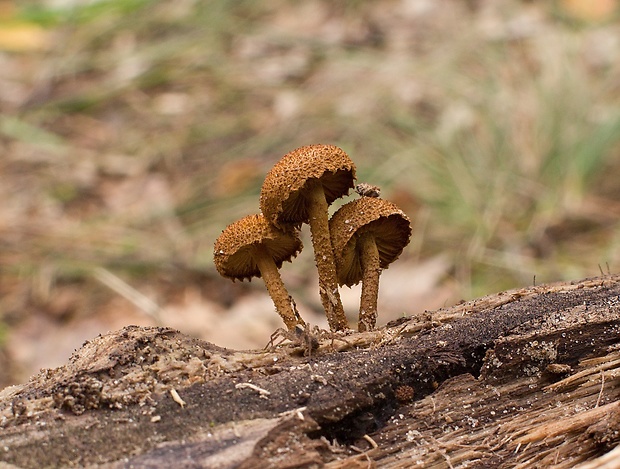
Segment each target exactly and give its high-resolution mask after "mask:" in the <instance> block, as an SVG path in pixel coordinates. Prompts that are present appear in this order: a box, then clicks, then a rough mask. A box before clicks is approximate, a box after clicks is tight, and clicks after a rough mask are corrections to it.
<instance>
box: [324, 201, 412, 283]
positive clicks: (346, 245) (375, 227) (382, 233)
mask: <svg viewBox="0 0 620 469" xmlns="http://www.w3.org/2000/svg"><path fill="white" fill-rule="evenodd" d="M329 232H330V236H331V240H332V245H333V247H334V258H335V261H336V271H337V273H338V283H339V284H340V285H347V286H349V287H350V286H351V285H355V284H356V283H359V281H360V280H361V279H362V265H361V260H360V250H359V248H358V245H357V240H358V239H359V237H360V236H361V235H362V234H365V233H371V234H372V235H373V236H374V238H375V243H376V245H377V250H378V251H379V265H380V267H381V268H382V269H386V268H387V267H388V266H389V265H390V264H391V263H392V262H394V261H395V260H396V259H398V256H400V254H401V253H402V252H403V249H404V248H405V246H407V244H409V238H410V237H411V222H410V221H409V218H408V217H407V215H405V213H404V212H403V211H402V210H401V209H399V208H398V207H397V206H396V205H394V204H393V203H392V202H388V201H387V200H383V199H379V198H374V197H362V198H360V199H356V200H354V201H352V202H349V203H347V204H345V205H343V206H342V207H340V209H338V211H337V212H336V213H334V215H333V216H332V218H331V220H330V221H329Z"/></svg>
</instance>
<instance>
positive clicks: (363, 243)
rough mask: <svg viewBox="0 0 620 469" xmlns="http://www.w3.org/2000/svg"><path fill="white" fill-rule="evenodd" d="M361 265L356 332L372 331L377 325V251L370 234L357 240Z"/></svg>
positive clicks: (378, 266) (365, 234) (378, 268)
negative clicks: (358, 314)
mask: <svg viewBox="0 0 620 469" xmlns="http://www.w3.org/2000/svg"><path fill="white" fill-rule="evenodd" d="M357 245H358V246H359V249H360V263H361V265H362V272H363V274H362V275H363V276H362V297H361V299H360V316H359V323H358V326H357V328H358V330H359V331H360V332H364V331H372V330H373V329H374V328H375V325H376V323H377V297H378V295H379V275H380V274H381V267H380V265H379V250H378V249H377V244H376V243H375V237H374V236H373V234H372V233H362V234H361V235H360V237H359V239H358V240H357Z"/></svg>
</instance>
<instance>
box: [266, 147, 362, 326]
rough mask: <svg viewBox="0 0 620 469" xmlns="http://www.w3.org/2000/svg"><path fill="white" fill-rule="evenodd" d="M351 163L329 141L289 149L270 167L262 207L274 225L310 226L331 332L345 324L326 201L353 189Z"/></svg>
mask: <svg viewBox="0 0 620 469" xmlns="http://www.w3.org/2000/svg"><path fill="white" fill-rule="evenodd" d="M354 180H355V165H354V164H353V162H352V161H351V159H350V158H349V156H348V155H347V154H346V153H345V152H344V151H343V150H342V149H340V148H338V147H336V146H333V145H309V146H305V147H301V148H297V149H296V150H293V151H291V152H290V153H287V154H286V155H284V156H283V157H282V159H281V160H280V161H279V162H278V163H276V165H275V166H274V167H273V168H272V169H271V170H270V171H269V173H268V174H267V177H266V178H265V182H264V183H263V187H262V189H261V194H260V208H261V211H262V212H263V213H264V214H265V217H267V218H268V219H269V221H271V222H272V223H273V224H274V225H276V226H279V227H282V226H286V225H293V226H296V227H299V226H300V225H301V224H302V223H308V224H309V225H310V233H311V234H312V245H313V247H314V260H315V262H316V266H317V270H318V274H319V293H320V295H321V303H322V304H323V308H324V309H325V314H326V316H327V322H328V323H329V327H330V329H331V330H332V331H337V330H343V329H346V328H347V327H348V323H347V318H346V316H345V314H344V309H343V307H342V302H341V301H340V293H339V292H338V280H337V277H336V267H335V264H334V253H333V251H332V245H331V240H330V237H329V221H328V218H329V214H328V207H329V205H330V204H331V203H332V202H333V201H334V200H336V199H337V198H339V197H342V196H344V195H347V194H348V193H349V189H351V188H353V185H354V184H353V181H354Z"/></svg>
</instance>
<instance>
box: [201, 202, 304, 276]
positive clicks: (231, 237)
mask: <svg viewBox="0 0 620 469" xmlns="http://www.w3.org/2000/svg"><path fill="white" fill-rule="evenodd" d="M259 245H262V246H263V247H264V248H265V250H266V251H267V252H268V253H269V255H270V256H271V257H272V258H273V261H274V262H275V264H276V266H277V267H278V268H280V267H282V263H283V262H284V261H289V262H290V261H291V259H292V258H293V257H296V256H297V254H298V253H300V252H301V250H302V249H303V244H302V243H301V240H300V239H299V236H298V235H297V232H295V231H292V230H289V231H281V230H279V229H278V228H276V227H274V226H273V225H271V224H270V223H269V222H268V221H267V219H266V218H265V217H264V216H263V215H262V214H261V215H248V216H246V217H243V218H242V219H240V220H237V221H236V222H234V223H232V224H230V225H228V226H227V227H226V228H225V229H224V230H223V231H222V234H221V235H220V236H219V238H217V240H216V241H215V245H214V247H213V260H214V262H215V268H216V269H217V271H218V272H219V273H220V275H222V276H223V277H226V278H229V279H231V280H233V281H234V280H236V279H240V280H244V279H246V278H247V279H249V280H251V279H252V277H260V276H261V272H260V269H259V268H258V265H257V263H256V261H255V260H254V255H255V252H256V247H257V246H259Z"/></svg>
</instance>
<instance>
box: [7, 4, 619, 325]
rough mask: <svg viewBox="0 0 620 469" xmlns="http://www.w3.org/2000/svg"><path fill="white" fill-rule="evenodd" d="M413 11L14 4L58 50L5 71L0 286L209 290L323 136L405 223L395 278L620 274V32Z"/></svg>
mask: <svg viewBox="0 0 620 469" xmlns="http://www.w3.org/2000/svg"><path fill="white" fill-rule="evenodd" d="M408 5H409V4H408V3H407V2H403V3H398V2H390V1H385V2H378V3H376V4H375V3H371V2H358V1H350V2H345V3H344V4H342V5H340V6H338V5H333V4H332V3H330V2H323V1H315V2H307V3H303V4H302V3H299V2H295V1H293V0H278V1H275V2H269V4H267V3H263V2H250V1H206V0H205V1H179V2H174V1H148V0H114V1H100V2H92V3H87V4H84V5H82V6H80V5H79V4H76V5H73V6H71V7H63V8H52V7H50V6H48V5H47V4H46V3H45V2H29V3H28V4H25V5H22V4H20V5H19V6H18V10H17V13H16V14H17V15H18V16H19V17H20V18H21V19H22V20H24V21H30V22H33V23H36V24H39V25H41V26H43V27H45V28H47V30H48V32H49V34H50V45H49V47H48V48H47V49H46V50H45V51H44V52H38V51H35V52H32V53H27V52H25V53H21V54H13V55H10V56H7V57H6V60H7V61H9V62H10V63H11V64H12V66H13V67H14V68H15V70H16V71H14V72H12V75H11V77H9V79H10V80H17V81H19V87H20V89H21V90H22V92H23V94H24V98H23V99H21V100H19V101H18V102H13V103H12V104H11V103H9V101H8V100H5V101H6V102H7V103H9V104H4V105H3V108H4V109H3V112H2V119H1V121H0V139H1V140H0V142H1V143H2V146H3V149H4V150H3V151H4V153H5V158H4V161H3V162H2V163H1V165H2V167H1V169H2V173H3V175H4V176H3V179H4V180H5V181H6V182H7V186H6V187H7V192H8V193H10V196H11V202H10V204H9V206H8V207H7V208H5V213H4V215H5V219H6V220H7V221H6V223H5V224H4V226H3V228H2V232H1V233H0V237H1V238H2V243H3V245H4V249H3V251H2V254H1V256H2V258H3V259H2V275H3V277H5V278H8V279H9V281H5V282H4V285H5V288H6V289H9V288H13V289H14V288H15V285H16V282H17V283H19V282H26V283H28V282H31V283H32V282H36V280H33V279H37V278H39V276H40V275H42V274H41V273H40V272H41V270H42V269H43V267H45V268H46V269H48V268H50V266H51V269H52V271H53V276H54V279H55V282H56V283H57V284H59V285H60V284H62V282H63V279H64V280H66V281H67V282H69V281H71V282H72V281H75V279H76V277H77V278H78V279H79V278H81V279H83V281H84V282H85V284H88V282H89V281H90V280H89V279H90V278H91V272H92V269H94V268H96V267H105V268H107V269H110V270H111V271H114V272H116V273H118V274H119V275H122V276H125V278H129V279H132V280H135V281H139V282H145V283H148V282H149V281H151V280H153V279H157V278H160V277H162V276H163V277H166V275H167V274H166V272H169V271H170V270H172V271H174V272H177V271H179V270H181V271H188V272H197V273H199V274H200V275H202V276H204V277H206V278H211V277H213V278H217V277H216V274H215V271H214V269H213V265H212V245H213V242H214V240H215V238H216V237H217V236H218V234H219V233H220V231H221V230H222V229H223V228H224V227H225V226H226V225H227V224H228V223H231V222H232V221H234V220H235V219H237V218H240V217H241V216H244V215H246V214H248V213H253V212H256V211H257V210H258V194H259V191H260V185H261V182H262V177H263V176H264V174H265V173H266V172H267V171H268V170H269V168H270V167H271V165H272V164H273V163H275V161H277V159H279V157H280V156H282V155H283V154H284V153H286V152H288V151H290V150H292V149H294V148H296V147H298V146H301V145H305V144H310V143H318V142H327V143H334V144H337V145H339V146H342V147H343V148H344V149H345V150H346V151H347V152H349V154H350V156H351V157H352V159H353V160H354V161H355V162H356V163H357V165H358V175H359V179H360V181H366V182H371V183H375V184H379V185H381V186H382V188H383V194H384V196H385V197H386V198H393V199H394V200H395V201H396V202H397V203H399V204H401V205H402V207H403V209H404V210H405V211H406V212H408V213H409V214H410V215H411V216H412V218H413V220H414V224H415V226H414V233H415V239H414V241H413V242H412V245H411V247H410V248H409V250H408V251H407V252H406V253H405V254H404V255H403V258H402V261H401V262H411V263H415V262H417V261H419V260H420V259H425V258H428V257H431V256H434V255H437V254H439V253H443V254H446V255H448V256H449V258H450V260H451V264H452V269H451V270H450V272H449V276H451V277H452V279H453V280H455V281H456V283H457V285H458V286H459V288H460V296H461V297H462V298H465V299H467V298H472V297H475V296H479V295H482V294H485V293H491V292H494V291H499V290H502V289H507V288H511V287H516V286H522V285H527V284H530V283H532V282H533V278H534V276H536V278H537V282H539V283H542V282H547V281H555V280H566V279H573V278H579V277H583V276H592V275H597V274H598V265H605V264H606V263H607V264H609V265H610V266H611V269H612V270H615V268H616V266H617V265H618V264H619V262H620V249H619V237H618V221H617V217H618V215H620V191H619V190H618V189H617V175H618V171H620V102H619V101H620V93H619V92H618V91H619V88H618V86H619V85H618V83H619V82H620V60H619V59H620V45H619V44H618V41H617V37H620V34H618V33H619V32H620V31H619V25H618V23H617V21H615V20H614V19H613V18H612V19H610V20H609V21H607V22H603V23H600V24H588V23H583V24H582V23H579V24H576V23H575V22H573V21H563V20H562V19H559V18H558V15H557V10H556V5H555V4H554V3H551V2H541V3H538V4H536V5H532V4H530V3H529V2H518V1H501V2H497V3H495V4H488V2H486V3H485V2H482V3H481V4H480V5H478V6H476V5H474V4H473V3H467V2H449V4H448V5H442V7H441V8H439V7H436V6H432V5H430V4H429V5H427V4H424V2H422V3H420V5H419V8H418V9H416V7H415V6H411V5H413V4H411V5H409V6H408ZM425 5H426V6H425ZM614 38H616V39H614ZM33 71H34V72H33ZM15 77H17V78H15ZM7 80H8V79H7ZM303 268H304V269H307V268H308V265H307V264H304V265H303ZM46 272H47V270H46ZM46 275H48V274H46ZM16 279H17V280H16ZM19 298H21V299H16V300H15V302H13V303H11V307H10V308H9V307H8V306H6V304H5V306H4V307H3V313H6V311H8V310H9V309H15V308H19V307H20V303H19V301H24V302H25V301H27V295H26V296H23V295H22V296H19ZM25 298H26V299H25Z"/></svg>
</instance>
